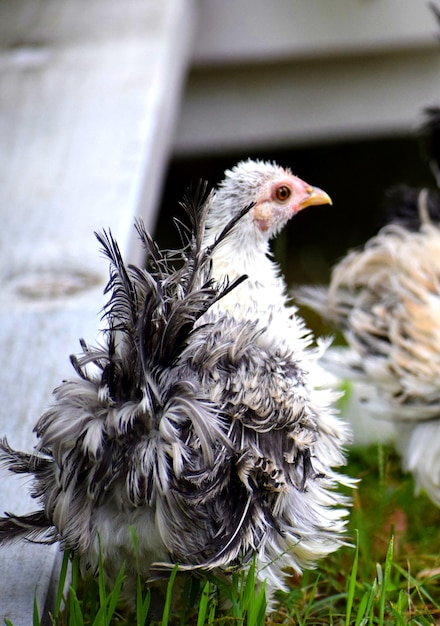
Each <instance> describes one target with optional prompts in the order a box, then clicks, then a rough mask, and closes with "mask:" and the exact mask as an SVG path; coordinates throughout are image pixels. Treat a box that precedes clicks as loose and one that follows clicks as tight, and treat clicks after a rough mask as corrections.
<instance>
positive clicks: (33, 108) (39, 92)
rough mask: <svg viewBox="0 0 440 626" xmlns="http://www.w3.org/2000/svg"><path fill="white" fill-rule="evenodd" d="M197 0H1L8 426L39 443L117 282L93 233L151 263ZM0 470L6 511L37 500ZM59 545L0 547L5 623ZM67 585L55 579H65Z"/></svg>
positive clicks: (29, 597) (2, 362)
mask: <svg viewBox="0 0 440 626" xmlns="http://www.w3.org/2000/svg"><path fill="white" fill-rule="evenodd" d="M194 18H195V6H194V2H193V0H161V1H160V2H157V1H156V0H124V2H120V1H119V0H88V1H87V2H86V3H84V2H82V1H81V0H63V2H59V1H58V0H20V2H17V1H16V0H3V1H2V3H0V225H1V227H0V294H1V295H0V372H1V373H0V380H1V393H2V402H1V403H0V435H3V434H7V435H8V438H9V440H10V443H11V444H12V445H14V446H16V447H19V448H22V449H27V450H31V449H32V447H33V445H34V444H35V439H34V435H33V433H32V428H33V425H34V423H35V422H36V420H37V419H38V417H39V416H40V415H41V413H42V412H43V410H44V409H45V408H46V407H47V405H48V403H49V401H50V394H51V391H52V389H53V388H54V387H55V386H56V385H58V384H59V383H60V382H61V381H62V379H63V378H64V377H65V376H66V375H69V374H70V373H71V368H70V364H69V354H70V353H72V352H77V351H78V347H79V344H78V339H79V338H80V337H84V338H85V339H86V340H87V341H89V342H93V341H94V340H95V339H96V337H97V334H98V330H99V327H100V310H101V308H102V306H103V304H104V301H105V300H104V297H103V295H102V289H103V287H104V284H105V282H106V281H107V278H108V268H107V263H106V261H105V260H104V259H103V258H102V256H101V254H100V253H99V250H98V245H97V242H96V240H95V238H94V236H93V231H94V230H100V229H102V228H103V227H105V228H108V227H111V229H112V232H113V233H114V235H115V236H116V237H117V239H118V241H119V242H120V245H121V248H122V250H123V251H124V252H125V253H126V254H127V255H128V256H129V258H130V260H132V261H133V260H135V261H136V260H139V257H140V253H139V248H138V246H137V245H135V244H134V239H133V236H132V233H133V227H132V224H133V217H134V215H135V214H141V215H142V216H143V217H144V219H145V221H146V223H147V225H148V226H149V227H150V228H151V227H152V226H153V224H154V218H155V210H156V204H157V199H158V193H159V191H160V187H161V181H162V176H163V173H164V168H165V166H166V161H167V158H168V152H169V146H170V140H171V137H172V129H173V124H174V118H175V115H176V112H177V108H178V103H179V99H180V92H181V85H182V81H183V77H184V75H185V70H186V66H187V62H188V58H189V48H190V42H191V39H192V37H191V33H192V27H193V22H194ZM27 493H28V485H27V484H25V483H23V482H22V481H20V480H19V479H17V478H16V477H13V476H11V475H10V474H8V473H6V472H2V473H1V474H0V512H3V511H4V510H12V511H19V512H25V511H29V510H33V508H35V503H34V502H31V501H30V498H29V496H28V495H27ZM56 554H57V549H56V548H53V547H47V546H35V545H29V544H27V545H26V544H25V545H20V546H13V547H8V548H5V549H3V548H2V549H0V622H1V623H3V621H4V619H5V618H8V619H10V620H11V621H12V623H13V624H14V626H29V624H31V623H32V605H33V600H34V594H35V593H36V597H37V600H38V604H39V606H40V610H41V609H42V608H43V606H44V604H45V602H46V599H47V598H48V597H49V596H50V593H51V590H52V588H53V584H54V577H53V571H52V570H53V568H54V567H55V570H56V566H55V565H54V563H55V560H54V559H55V556H56ZM55 582H56V581H55Z"/></svg>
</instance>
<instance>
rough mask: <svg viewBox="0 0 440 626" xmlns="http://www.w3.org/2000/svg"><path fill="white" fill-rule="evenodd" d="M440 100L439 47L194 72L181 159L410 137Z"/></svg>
mask: <svg viewBox="0 0 440 626" xmlns="http://www.w3.org/2000/svg"><path fill="white" fill-rule="evenodd" d="M439 102H440V45H439V46H438V49H435V50H431V51H428V52H425V51H419V52H414V51H412V52H405V53H399V54H397V53H394V54H381V55H377V56H376V55H375V56H366V57H353V58H348V57H346V58H337V59H333V58H332V59H322V60H320V61H313V62H312V61H308V62H292V63H283V64H269V65H255V66H247V67H240V66H239V67H236V68H231V67H228V68H221V69H220V68H218V69H212V68H211V69H209V70H207V69H206V70H205V69H204V70H198V71H194V72H193V73H192V74H191V76H190V78H189V81H188V84H187V89H186V94H185V98H184V101H183V105H182V111H181V116H180V120H179V125H178V130H177V133H176V140H175V144H174V150H175V153H176V155H181V156H182V155H190V154H197V153H215V152H221V151H226V150H230V151H233V150H239V151H244V150H249V151H251V150H255V149H258V148H265V149H267V148H268V147H269V148H271V147H280V146H287V147H289V146H295V145H304V144H309V143H312V142H315V143H318V142H328V141H339V140H343V139H362V138H365V137H387V136H393V135H397V134H409V133H412V132H413V131H414V129H415V128H416V127H417V125H418V123H419V122H420V114H421V110H422V108H423V107H425V106H428V105H431V104H435V103H439Z"/></svg>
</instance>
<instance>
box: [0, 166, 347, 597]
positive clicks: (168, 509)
mask: <svg viewBox="0 0 440 626" xmlns="http://www.w3.org/2000/svg"><path fill="white" fill-rule="evenodd" d="M319 202H329V197H328V196H327V195H326V194H324V192H322V191H320V190H318V189H316V188H312V187H310V186H309V185H307V184H305V183H304V182H303V181H301V180H300V179H298V178H296V177H294V176H293V175H292V174H291V173H290V172H289V171H287V170H282V169H281V168H279V167H278V166H276V165H273V164H268V163H261V162H253V161H247V162H244V163H241V164H239V165H238V166H236V167H235V168H234V169H233V170H231V171H230V172H227V174H226V178H225V181H224V182H223V183H222V184H221V185H220V186H219V188H218V190H217V191H216V192H213V193H211V194H210V195H209V196H208V197H207V198H206V200H203V194H202V192H201V191H199V193H198V194H196V197H195V198H194V200H192V201H191V200H190V199H189V198H187V199H186V200H185V203H184V204H185V207H186V210H187V212H188V214H189V217H190V221H191V229H190V230H189V231H188V234H187V237H188V244H187V245H186V247H185V248H184V250H183V251H181V252H176V253H175V254H171V253H164V252H161V251H160V250H159V248H158V247H157V245H156V244H155V243H154V242H153V240H152V239H151V237H150V236H149V235H148V234H147V232H146V231H145V229H144V227H143V226H142V224H141V223H140V222H138V223H137V230H138V233H139V235H140V237H141V240H142V242H143V244H144V246H145V248H146V250H147V253H148V265H147V268H146V269H142V268H138V267H134V266H129V267H126V265H125V264H124V262H123V259H122V257H121V254H120V252H119V249H118V246H117V244H116V242H115V241H114V240H113V238H112V236H111V233H102V234H100V235H98V240H99V242H100V244H101V245H102V247H103V250H104V252H105V255H106V256H107V257H108V259H109V261H110V266H111V274H110V281H109V283H108V286H107V289H106V292H107V293H108V294H110V299H109V301H108V303H107V305H106V306H105V309H104V317H105V320H106V330H105V331H104V333H103V337H102V345H100V346H97V347H90V346H88V345H87V344H86V343H85V342H82V350H83V353H82V355H81V356H78V357H72V363H73V367H74V370H75V377H73V378H72V379H71V380H67V381H65V382H63V383H62V384H61V385H60V386H59V387H58V388H57V389H55V391H54V398H53V401H52V404H51V406H50V407H49V408H48V410H47V412H46V413H45V414H44V415H43V416H42V417H41V418H40V420H39V421H38V423H37V425H36V428H35V431H36V435H37V438H38V444H37V446H36V450H35V452H34V453H31V454H28V453H24V452H18V451H15V450H12V449H11V448H10V446H9V445H8V443H7V440H6V439H4V440H3V441H2V443H1V444H0V465H1V466H3V467H4V468H7V469H9V470H10V471H11V472H15V473H17V474H25V475H30V476H32V477H33V489H32V493H33V495H34V497H35V498H36V499H37V500H38V501H39V502H40V506H41V508H40V509H39V510H38V511H36V512H34V513H30V514H29V515H20V516H19V515H14V514H13V513H8V514H7V515H6V516H5V517H3V518H0V544H1V543H6V542H8V541H13V540H19V539H22V538H26V539H30V540H42V541H47V542H54V541H59V542H60V545H61V547H62V548H63V549H66V548H68V549H70V550H72V551H73V552H74V553H75V554H77V555H79V558H80V566H81V570H82V573H83V575H87V574H92V575H95V576H96V574H97V570H98V564H99V554H100V550H101V551H102V558H103V562H104V569H105V573H106V575H107V577H108V579H109V581H110V582H111V581H114V579H115V577H116V575H117V573H118V571H119V569H120V567H121V566H122V564H123V562H124V561H125V564H126V567H125V574H126V577H127V581H126V583H125V588H124V593H125V596H126V601H127V602H128V603H129V602H130V598H131V600H133V599H134V597H135V594H134V593H133V583H135V582H136V575H137V565H139V567H140V574H141V576H142V577H143V578H144V579H147V578H150V579H155V578H160V576H161V575H163V573H164V571H165V572H166V571H168V570H169V568H170V567H172V566H173V564H174V563H178V564H179V567H180V569H181V571H183V572H197V571H199V570H204V569H211V570H214V571H218V572H230V571H233V570H234V569H236V568H246V567H248V566H249V563H250V562H251V561H252V555H253V553H255V554H256V564H257V575H258V577H259V579H260V580H265V579H266V580H267V586H268V590H269V596H272V594H273V592H274V591H275V590H276V589H282V588H284V587H285V583H284V576H285V574H284V570H285V568H289V567H290V568H293V570H295V571H296V572H298V573H299V572H300V571H301V570H302V569H303V568H307V567H313V566H314V565H315V563H316V561H317V559H319V558H321V557H323V556H325V555H327V554H329V553H330V552H332V551H334V550H336V549H337V548H338V547H339V546H340V545H341V544H343V543H344V542H345V534H344V531H345V523H346V516H347V508H346V506H347V505H348V504H349V502H348V500H347V498H346V497H345V496H343V495H341V494H340V493H339V492H338V491H337V488H338V486H339V485H349V486H351V485H352V481H351V480H350V479H349V478H347V477H344V476H342V475H339V474H338V473H337V472H336V471H335V470H334V469H333V468H335V467H337V466H341V465H342V464H343V463H344V451H343V446H344V444H345V443H346V442H347V441H348V438H349V434H348V429H347V426H346V425H345V424H344V423H342V422H341V421H340V420H339V419H338V418H337V416H336V415H335V409H334V408H333V406H332V403H333V400H334V397H335V396H334V393H333V392H332V391H331V390H328V389H326V388H323V389H319V388H317V387H315V385H314V383H313V382H312V380H311V378H310V371H311V370H312V369H313V367H315V366H316V361H317V359H318V356H319V354H320V352H321V351H320V350H318V349H314V348H312V346H311V341H312V338H311V335H310V333H309V331H307V329H306V328H305V327H304V324H303V322H302V321H301V320H299V319H298V317H297V315H296V313H295V310H294V309H289V308H288V307H287V306H286V299H285V295H284V284H283V281H282V279H281V278H280V277H279V272H278V269H277V268H276V266H275V264H274V263H273V262H272V261H271V260H270V259H268V258H267V257H266V253H267V251H268V247H267V246H268V241H269V239H270V237H272V236H273V235H275V234H276V232H277V231H278V230H279V229H280V228H281V227H282V226H283V224H284V223H285V222H286V221H287V220H288V219H290V217H291V216H293V215H294V214H295V213H296V212H297V211H299V210H300V209H302V208H304V207H305V206H308V205H313V204H316V203H319ZM132 531H134V532H135V534H136V536H137V544H138V549H139V555H138V556H139V558H137V555H136V550H135V545H134V542H133V539H132V535H131V532H132Z"/></svg>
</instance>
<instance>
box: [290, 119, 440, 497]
mask: <svg viewBox="0 0 440 626" xmlns="http://www.w3.org/2000/svg"><path fill="white" fill-rule="evenodd" d="M426 115H427V121H426V124H425V125H424V127H423V141H424V145H425V148H426V153H427V155H428V157H429V160H430V162H431V167H432V170H433V172H434V174H435V175H436V176H437V175H438V171H439V163H440V110H439V109H437V108H431V109H428V110H427V111H426ZM387 205H388V214H389V222H388V224H387V225H386V226H384V227H383V228H382V229H381V230H380V231H379V232H378V234H377V235H375V236H374V237H373V238H371V239H370V240H369V241H368V242H367V243H366V244H365V245H364V246H363V247H361V248H360V249H357V250H353V251H351V252H350V253H349V254H348V255H347V256H346V257H345V258H343V259H342V260H341V261H340V262H339V263H338V264H337V265H336V266H335V267H334V269H333V272H332V276H331V280H330V285H329V286H328V288H321V287H318V288H316V287H308V288H301V289H298V290H296V296H297V298H298V299H299V300H300V301H302V302H303V303H305V304H307V305H309V306H310V307H311V308H313V309H315V310H316V311H318V312H319V313H320V314H321V315H323V316H324V317H325V318H327V320H329V321H330V322H332V323H333V324H335V325H336V326H337V327H339V328H340V329H341V330H342V332H343V334H344V336H345V338H346V340H347V343H348V346H349V349H348V350H347V349H344V348H341V349H340V350H335V349H332V351H331V352H330V351H329V352H328V353H327V355H326V356H325V366H326V367H330V368H332V369H333V371H335V372H337V373H338V374H339V375H340V376H342V377H345V378H348V379H352V380H354V381H358V382H360V383H362V384H364V385H365V384H366V387H365V396H364V397H363V398H362V403H363V406H364V407H365V408H366V409H367V410H368V411H369V412H370V413H371V414H373V415H375V416H376V417H378V418H382V419H386V420H392V422H393V423H394V424H395V425H396V428H395V440H396V448H397V450H398V452H399V453H400V455H401V457H402V465H403V468H404V469H405V470H408V471H410V472H412V473H413V475H414V477H415V480H416V483H417V485H418V487H419V488H422V489H424V490H425V491H426V492H427V494H428V495H429V496H430V498H431V499H432V500H433V502H435V503H436V504H437V505H438V506H440V466H439V464H438V459H439V458H440V419H439V418H440V195H439V193H438V191H437V190H429V189H427V188H424V189H412V188H409V187H406V186H400V187H397V188H394V189H392V190H390V191H389V192H388V194H387ZM378 427H380V424H379V425H378Z"/></svg>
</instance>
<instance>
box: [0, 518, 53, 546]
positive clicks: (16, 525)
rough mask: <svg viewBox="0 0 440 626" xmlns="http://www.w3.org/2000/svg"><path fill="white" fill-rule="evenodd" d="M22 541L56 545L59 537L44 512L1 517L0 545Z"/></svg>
mask: <svg viewBox="0 0 440 626" xmlns="http://www.w3.org/2000/svg"><path fill="white" fill-rule="evenodd" d="M22 539H27V540H28V541H32V542H38V543H55V542H56V541H57V540H58V539H59V537H58V533H57V532H56V529H55V528H54V526H53V525H52V524H51V523H50V522H49V520H48V519H47V517H46V516H45V515H44V512H43V511H36V512H35V513H29V514H28V515H14V514H12V513H5V517H0V545H5V544H7V543H11V542H15V541H20V540H22Z"/></svg>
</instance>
